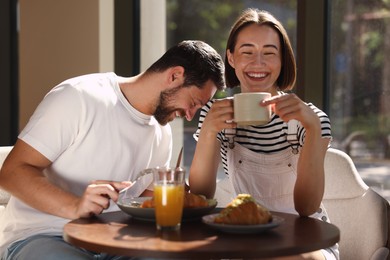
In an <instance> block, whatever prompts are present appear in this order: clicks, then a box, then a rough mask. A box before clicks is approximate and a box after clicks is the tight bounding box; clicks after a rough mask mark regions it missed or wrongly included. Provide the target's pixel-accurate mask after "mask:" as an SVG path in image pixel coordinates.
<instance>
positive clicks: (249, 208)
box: [214, 194, 272, 225]
mask: <svg viewBox="0 0 390 260" xmlns="http://www.w3.org/2000/svg"><path fill="white" fill-rule="evenodd" d="M271 220H272V215H271V213H270V212H269V211H268V209H266V208H265V207H263V206H262V205H260V204H258V203H256V201H255V199H254V198H253V197H252V196H251V195H249V194H239V195H238V196H237V197H236V198H235V199H234V200H233V201H232V202H230V203H229V204H228V205H227V207H226V208H224V209H223V210H222V211H221V212H220V213H219V214H218V215H217V216H216V217H215V219H214V222H215V223H218V224H231V225H258V224H266V223H269V222H270V221H271Z"/></svg>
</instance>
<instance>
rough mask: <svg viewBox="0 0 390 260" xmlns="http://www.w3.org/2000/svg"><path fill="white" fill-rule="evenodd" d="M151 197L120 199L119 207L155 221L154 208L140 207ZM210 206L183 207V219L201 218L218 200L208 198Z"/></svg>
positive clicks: (133, 214) (134, 215)
mask: <svg viewBox="0 0 390 260" xmlns="http://www.w3.org/2000/svg"><path fill="white" fill-rule="evenodd" d="M149 199H150V197H138V198H124V199H122V200H120V201H118V203H117V204H118V206H119V208H120V209H121V210H122V211H123V212H125V213H127V214H129V215H130V216H132V217H133V218H135V219H138V220H143V221H155V216H154V208H140V206H141V204H142V203H143V202H144V201H145V200H149ZM208 202H209V206H208V207H201V208H184V209H183V217H182V220H183V221H191V220H197V219H200V218H201V217H202V216H204V215H206V214H208V213H210V212H211V211H212V210H213V209H214V208H215V207H216V206H217V201H216V200H208Z"/></svg>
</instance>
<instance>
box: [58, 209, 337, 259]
mask: <svg viewBox="0 0 390 260" xmlns="http://www.w3.org/2000/svg"><path fill="white" fill-rule="evenodd" d="M272 214H273V215H276V216H278V217H281V218H283V219H284V221H283V222H282V223H280V225H279V226H277V227H275V228H273V229H270V230H267V231H265V232H261V233H257V234H229V233H224V232H222V231H219V230H215V229H213V228H211V227H209V226H207V225H205V224H204V223H202V222H201V220H198V221H189V222H183V223H182V226H181V230H180V231H178V232H160V231H157V229H156V227H155V223H154V222H147V221H139V220H135V219H132V218H131V217H130V216H129V215H127V214H125V213H123V212H122V211H119V212H112V213H104V214H101V215H99V216H97V217H93V218H89V219H77V220H73V221H71V222H69V223H68V224H66V225H65V227H64V239H65V240H66V241H67V242H69V243H71V244H73V245H76V246H79V247H83V248H86V249H88V250H91V251H94V252H106V253H109V254H115V255H126V256H140V257H161V258H196V259H212V258H262V257H277V256H288V255H296V254H301V253H305V252H311V251H315V250H318V249H321V248H327V247H330V246H332V245H334V244H336V243H337V242H338V241H339V239H340V231H339V229H338V228H337V227H336V226H335V225H332V224H329V223H326V222H323V221H320V220H317V219H313V218H308V217H299V216H297V215H293V214H286V213H280V212H272Z"/></svg>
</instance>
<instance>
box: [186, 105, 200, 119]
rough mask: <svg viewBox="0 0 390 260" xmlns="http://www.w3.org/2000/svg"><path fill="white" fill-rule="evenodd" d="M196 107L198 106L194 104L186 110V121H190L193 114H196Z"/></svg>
mask: <svg viewBox="0 0 390 260" xmlns="http://www.w3.org/2000/svg"><path fill="white" fill-rule="evenodd" d="M198 109H199V108H198V107H197V106H196V107H193V108H190V109H187V110H186V119H187V121H191V120H192V119H193V118H194V116H195V114H196V111H198Z"/></svg>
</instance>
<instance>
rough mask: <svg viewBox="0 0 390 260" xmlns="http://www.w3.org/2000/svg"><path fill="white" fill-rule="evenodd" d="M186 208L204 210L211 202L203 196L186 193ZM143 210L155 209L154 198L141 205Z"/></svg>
mask: <svg viewBox="0 0 390 260" xmlns="http://www.w3.org/2000/svg"><path fill="white" fill-rule="evenodd" d="M184 194H185V195H184V208H202V207H208V206H209V202H208V201H207V199H206V197H204V196H203V195H197V194H194V193H188V192H186V193H184ZM141 208H154V200H153V198H151V199H149V200H145V201H144V202H143V203H142V204H141Z"/></svg>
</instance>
